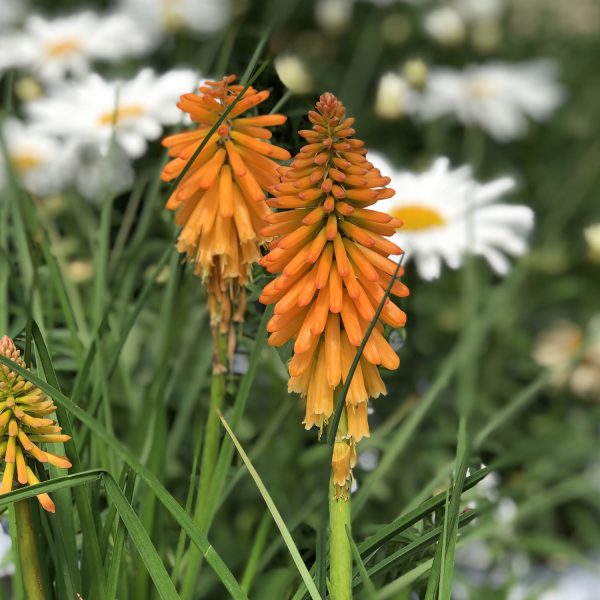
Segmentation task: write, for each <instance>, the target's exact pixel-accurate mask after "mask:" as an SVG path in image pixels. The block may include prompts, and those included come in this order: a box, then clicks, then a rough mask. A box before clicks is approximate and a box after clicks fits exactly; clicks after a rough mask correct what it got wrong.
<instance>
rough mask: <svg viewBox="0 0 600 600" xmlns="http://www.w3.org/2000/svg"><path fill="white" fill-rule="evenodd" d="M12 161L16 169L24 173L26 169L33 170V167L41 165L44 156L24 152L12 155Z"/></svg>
mask: <svg viewBox="0 0 600 600" xmlns="http://www.w3.org/2000/svg"><path fill="white" fill-rule="evenodd" d="M10 162H11V164H12V166H13V168H14V169H15V171H18V172H19V173H24V172H25V171H31V170H32V169H35V168H36V167H39V166H40V165H41V164H42V157H41V156H39V155H38V154H33V153H26V152H23V153H20V154H13V155H12V156H11V157H10Z"/></svg>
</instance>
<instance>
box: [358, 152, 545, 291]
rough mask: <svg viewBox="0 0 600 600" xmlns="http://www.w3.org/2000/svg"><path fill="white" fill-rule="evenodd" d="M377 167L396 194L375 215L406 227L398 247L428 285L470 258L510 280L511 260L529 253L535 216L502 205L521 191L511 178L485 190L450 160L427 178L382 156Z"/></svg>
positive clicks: (375, 158)
mask: <svg viewBox="0 0 600 600" xmlns="http://www.w3.org/2000/svg"><path fill="white" fill-rule="evenodd" d="M370 158H371V157H370ZM373 161H374V164H377V166H378V167H380V168H381V171H382V174H383V175H387V176H390V177H391V179H392V181H391V184H390V185H391V187H392V188H393V189H395V190H396V195H395V196H393V197H392V198H389V199H387V200H385V201H381V202H378V203H377V204H376V205H375V209H377V210H381V211H384V212H387V213H389V214H391V215H393V216H394V217H397V218H399V219H400V220H402V221H403V222H404V225H403V227H401V228H400V229H399V230H398V232H397V234H396V235H395V236H394V237H393V241H394V242H395V243H397V244H398V245H399V246H400V247H401V248H403V249H404V250H405V251H406V259H407V260H409V259H410V260H412V261H414V263H415V265H416V269H417V272H418V274H419V275H420V276H421V277H422V278H423V279H427V280H431V279H435V278H437V277H439V276H440V275H441V267H442V263H443V264H446V265H447V266H448V267H450V268H452V269H457V268H460V267H461V266H462V264H463V262H464V256H465V255H466V254H467V253H472V254H476V255H480V256H483V257H484V258H485V259H486V260H487V261H488V262H489V264H490V266H491V267H492V269H493V270H494V271H495V272H496V273H498V274H500V275H505V274H506V273H507V272H508V270H509V269H510V262H509V261H508V260H507V259H506V257H505V254H508V255H512V256H518V255H521V254H524V253H525V252H526V251H527V235H528V234H529V232H530V231H531V228H532V226H533V220H534V219H533V217H534V215H533V211H532V210H531V209H530V208H529V207H527V206H521V205H512V204H503V203H500V202H499V200H500V198H501V197H502V196H503V195H504V194H505V193H506V192H508V191H509V190H511V189H512V188H513V187H514V186H515V181H514V180H513V179H512V178H511V177H501V178H498V179H496V180H493V181H491V182H489V183H485V184H481V183H478V182H477V181H475V180H474V179H473V177H472V172H471V169H470V167H469V166H463V167H460V168H457V169H452V168H451V167H450V161H449V160H448V159H447V158H445V157H440V158H437V159H436V160H435V161H434V162H433V164H432V165H431V167H430V168H429V169H428V170H426V171H424V172H422V173H411V172H408V171H399V172H398V171H396V170H395V169H394V168H393V167H392V166H391V165H390V163H389V162H388V160H387V159H386V158H385V157H382V156H381V155H379V154H377V153H374V156H373Z"/></svg>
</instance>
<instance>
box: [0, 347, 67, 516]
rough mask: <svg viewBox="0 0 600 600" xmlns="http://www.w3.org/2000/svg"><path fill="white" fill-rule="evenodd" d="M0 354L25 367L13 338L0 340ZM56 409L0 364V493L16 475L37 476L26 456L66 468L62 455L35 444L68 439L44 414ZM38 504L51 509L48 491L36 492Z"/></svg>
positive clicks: (23, 479) (22, 478) (25, 480)
mask: <svg viewBox="0 0 600 600" xmlns="http://www.w3.org/2000/svg"><path fill="white" fill-rule="evenodd" d="M0 354H1V355H2V356H6V357H7V358H9V359H10V360H12V361H13V362H16V363H17V364H18V365H19V366H21V367H23V368H26V366H25V361H24V360H23V359H22V358H21V354H20V352H19V351H18V350H17V348H16V347H15V345H14V343H13V341H12V340H11V339H10V338H9V337H8V336H4V337H3V338H2V339H1V340H0ZM55 410H56V406H54V403H53V402H52V400H50V399H48V398H46V397H45V396H44V395H43V394H42V391H41V390H40V389H39V388H37V387H35V386H34V385H33V384H32V383H31V382H29V381H27V380H26V379H24V378H23V377H22V376H21V375H19V374H18V373H16V372H15V371H12V370H11V369H10V368H9V367H7V366H6V365H0V460H3V462H4V465H3V468H4V472H3V474H2V486H1V487H0V494H5V493H7V492H10V491H11V490H12V487H13V483H14V479H15V476H16V479H17V481H18V482H19V483H20V484H30V485H34V484H36V483H39V479H38V478H37V477H36V475H35V473H34V472H33V470H32V469H31V467H30V466H29V465H28V464H27V457H33V458H35V459H36V460H38V461H39V462H41V463H48V464H51V465H54V466H55V467H59V468H61V469H68V468H69V467H70V466H71V463H70V462H69V460H68V459H67V458H65V457H64V456H57V455H56V454H52V453H51V452H46V451H44V450H42V449H41V448H40V447H39V446H38V445H37V444H39V443H40V442H41V443H46V444H50V443H56V442H66V441H68V440H69V439H71V438H70V437H69V436H68V435H64V434H62V433H61V428H60V427H59V426H58V425H56V423H55V422H54V421H53V420H52V419H48V418H47V416H48V415H50V414H52V413H53V412H54V411H55ZM37 498H38V500H39V501H40V504H41V505H42V506H43V507H44V509H45V510H47V511H48V512H54V502H52V500H51V499H50V496H48V494H39V495H38V497H37Z"/></svg>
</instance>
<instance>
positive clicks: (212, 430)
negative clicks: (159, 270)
mask: <svg viewBox="0 0 600 600" xmlns="http://www.w3.org/2000/svg"><path fill="white" fill-rule="evenodd" d="M216 335H217V346H218V348H217V349H216V351H217V352H218V355H219V356H218V357H215V359H217V358H218V360H216V362H217V364H220V365H225V364H227V337H228V336H227V334H219V333H217V334H216ZM225 388H226V386H225V373H224V372H223V370H222V368H220V369H219V370H218V371H217V372H215V373H213V376H212V379H211V384H210V407H209V409H208V416H207V419H206V427H205V429H204V445H203V447H202V462H201V463H200V465H201V466H200V482H199V483H198V496H197V498H196V507H195V511H194V523H195V524H196V525H198V527H199V528H200V531H202V533H204V532H205V531H206V525H207V523H208V521H209V516H210V514H209V513H210V510H209V508H210V507H209V506H208V505H207V499H208V492H209V490H210V485H211V482H212V477H213V473H214V470H215V465H216V463H217V457H218V452H219V440H220V436H221V421H220V419H219V412H220V411H221V410H222V407H223V400H224V398H225ZM201 562H202V555H201V553H200V551H199V549H198V548H197V547H196V546H191V547H190V549H189V553H188V557H187V567H186V571H185V577H184V580H183V587H182V589H181V597H182V599H183V600H191V599H192V598H194V597H195V595H194V592H195V588H196V581H197V577H198V571H199V570H200V563H201Z"/></svg>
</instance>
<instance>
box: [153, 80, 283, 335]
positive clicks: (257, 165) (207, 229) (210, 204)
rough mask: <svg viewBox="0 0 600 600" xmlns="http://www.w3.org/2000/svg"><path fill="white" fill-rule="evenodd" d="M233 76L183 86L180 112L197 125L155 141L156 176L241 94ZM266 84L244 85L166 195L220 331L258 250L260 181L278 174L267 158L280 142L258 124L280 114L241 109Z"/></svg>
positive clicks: (177, 169) (262, 96) (236, 311)
mask: <svg viewBox="0 0 600 600" xmlns="http://www.w3.org/2000/svg"><path fill="white" fill-rule="evenodd" d="M234 81H235V76H234V75H229V76H228V77H224V78H223V79H222V80H221V81H207V82H205V84H204V85H203V86H202V87H200V89H199V92H200V93H199V94H195V93H194V94H184V95H183V96H181V99H180V101H179V103H178V104H177V106H178V107H179V108H180V109H181V110H182V111H184V112H186V113H188V114H189V115H190V117H191V119H192V121H194V122H195V123H198V127H197V129H195V130H193V131H188V132H185V133H179V134H175V135H171V136H168V137H166V138H165V139H164V140H163V142H162V143H163V145H164V146H166V147H167V148H168V149H169V150H168V152H169V156H170V157H171V158H172V160H171V161H170V162H169V163H168V164H167V165H166V166H165V168H164V170H163V172H162V179H163V180H164V181H171V180H173V179H175V178H176V177H177V176H178V175H180V173H181V172H182V170H183V168H184V167H185V165H186V164H187V162H188V161H189V160H190V158H191V157H192V155H193V154H194V152H195V151H196V150H197V149H198V147H199V146H200V144H201V143H202V142H203V141H204V140H205V138H206V136H207V135H208V133H209V131H210V129H211V128H212V127H213V125H214V124H215V123H216V122H217V121H218V120H219V118H220V117H221V116H222V115H223V112H224V111H225V110H226V109H227V108H228V107H229V106H230V105H231V104H232V102H234V100H235V99H236V98H237V97H238V96H239V95H240V94H241V92H242V90H243V86H241V85H234V83H233V82H234ZM268 97H269V92H268V91H260V92H259V91H257V90H255V89H254V88H253V87H249V88H248V89H247V90H246V91H245V92H244V94H243V96H242V97H241V99H240V100H239V101H238V102H237V104H236V105H235V106H234V107H233V109H232V110H231V112H230V113H229V114H228V115H227V118H226V119H225V120H224V121H223V122H222V123H221V125H220V126H219V127H218V129H217V130H216V131H215V133H214V134H213V135H212V136H211V137H210V139H209V140H208V142H207V143H206V145H205V146H204V148H203V150H202V151H201V152H200V154H199V155H198V156H197V158H196V159H195V160H194V162H193V163H192V165H191V167H190V168H189V170H188V171H187V172H186V174H185V175H184V177H183V178H182V180H181V181H180V183H179V185H178V186H177V188H176V189H175V191H174V192H173V193H172V194H171V197H170V198H169V200H168V202H167V208H168V209H169V210H177V211H178V213H177V217H176V221H177V223H178V224H179V225H181V226H182V230H181V234H180V236H179V240H178V249H179V251H180V252H185V253H186V255H187V257H188V259H189V260H190V261H191V262H193V263H194V264H195V265H196V268H195V271H196V273H197V274H198V275H200V276H201V277H202V278H204V280H205V281H206V284H207V288H208V294H209V304H210V310H211V315H212V319H213V324H216V323H217V322H220V323H221V328H222V331H224V332H225V331H227V329H228V327H229V323H230V321H231V319H232V318H233V319H235V320H242V319H243V312H244V306H245V303H244V298H245V294H244V286H245V285H246V284H247V283H248V281H249V276H250V272H251V266H252V263H254V262H256V261H257V260H258V259H259V258H260V245H261V244H262V243H264V241H265V238H264V236H263V235H261V233H260V231H261V229H262V228H263V227H264V226H265V220H266V218H267V216H268V215H269V214H270V210H269V208H268V206H267V204H266V202H265V192H264V190H266V189H267V188H269V187H270V186H272V185H273V184H275V183H276V182H277V181H279V176H278V172H277V168H278V164H277V163H276V162H275V160H287V159H289V158H290V154H289V153H288V151H287V150H284V149H282V148H279V147H278V146H275V145H273V144H271V143H270V142H269V141H268V140H269V139H270V138H271V135H272V134H271V132H270V131H269V130H268V129H266V128H267V127H271V126H273V125H281V124H282V123H284V122H285V121H286V117H285V116H284V115H262V116H247V117H242V116H241V115H242V114H243V113H245V112H247V111H249V110H251V109H253V108H254V107H256V106H258V105H259V104H260V103H261V102H264V101H265V100H266V99H267V98H268Z"/></svg>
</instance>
